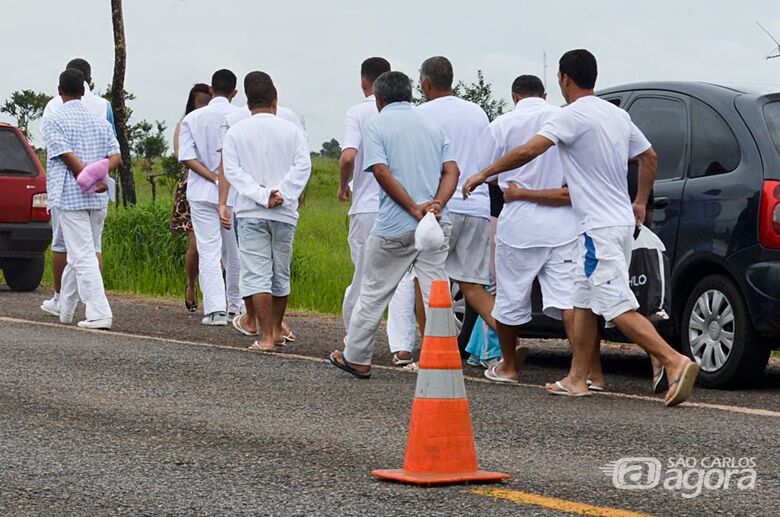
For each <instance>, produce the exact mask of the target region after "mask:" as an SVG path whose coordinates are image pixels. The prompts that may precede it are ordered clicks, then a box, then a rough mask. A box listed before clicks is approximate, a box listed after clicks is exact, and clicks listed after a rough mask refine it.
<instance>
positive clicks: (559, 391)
mask: <svg viewBox="0 0 780 517" xmlns="http://www.w3.org/2000/svg"><path fill="white" fill-rule="evenodd" d="M554 386H555V388H549V387H548V388H547V393H549V394H550V395H560V396H562V397H590V396H591V393H590V391H583V392H580V393H574V390H572V389H571V388H570V387H569V386H567V385H565V384H564V383H562V382H561V381H555V384H554Z"/></svg>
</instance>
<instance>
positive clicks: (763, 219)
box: [758, 180, 780, 249]
mask: <svg viewBox="0 0 780 517" xmlns="http://www.w3.org/2000/svg"><path fill="white" fill-rule="evenodd" d="M758 237H759V240H760V241H761V245H762V246H764V247H765V248H775V249H780V181H776V180H766V181H764V188H763V189H762V191H761V211H760V214H759V219H758Z"/></svg>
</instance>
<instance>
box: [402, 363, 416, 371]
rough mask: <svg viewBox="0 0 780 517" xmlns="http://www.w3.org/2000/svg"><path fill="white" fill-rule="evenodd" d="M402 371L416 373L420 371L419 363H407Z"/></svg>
mask: <svg viewBox="0 0 780 517" xmlns="http://www.w3.org/2000/svg"><path fill="white" fill-rule="evenodd" d="M404 370H409V371H410V372H416V371H419V370H420V364H419V363H409V364H407V365H406V366H404Z"/></svg>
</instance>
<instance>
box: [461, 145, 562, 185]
mask: <svg viewBox="0 0 780 517" xmlns="http://www.w3.org/2000/svg"><path fill="white" fill-rule="evenodd" d="M552 146H553V142H552V140H549V139H547V138H545V137H543V136H540V135H534V136H533V137H532V138H531V139H530V140H529V141H528V142H526V143H525V144H523V145H521V146H518V147H515V148H514V149H510V150H509V152H507V153H506V154H505V155H504V156H502V157H501V158H499V159H498V160H496V161H495V162H493V164H492V165H489V166H488V167H486V168H484V169H482V170H481V171H479V172H478V173H477V174H475V175H473V176H471V177H470V178H469V179H467V180H466V182H465V183H464V184H463V187H462V188H461V190H462V191H463V197H464V198H466V197H468V196H469V194H471V193H472V192H473V191H474V189H475V188H477V187H478V186H480V185H482V184H483V183H485V181H487V179H488V178H489V177H491V176H495V175H496V174H500V173H502V172H506V171H511V170H513V169H517V168H518V167H522V166H523V165H525V164H526V163H528V162H530V161H531V160H533V159H534V158H536V157H537V156H539V155H541V154H544V153H545V152H546V151H547V149H549V148H550V147H552Z"/></svg>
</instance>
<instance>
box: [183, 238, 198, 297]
mask: <svg viewBox="0 0 780 517" xmlns="http://www.w3.org/2000/svg"><path fill="white" fill-rule="evenodd" d="M187 241H188V244H189V247H188V248H187V252H186V253H185V254H184V265H185V269H186V270H187V292H186V294H185V298H186V301H188V302H195V301H197V299H198V292H197V285H198V245H197V242H196V241H195V233H194V232H187Z"/></svg>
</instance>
